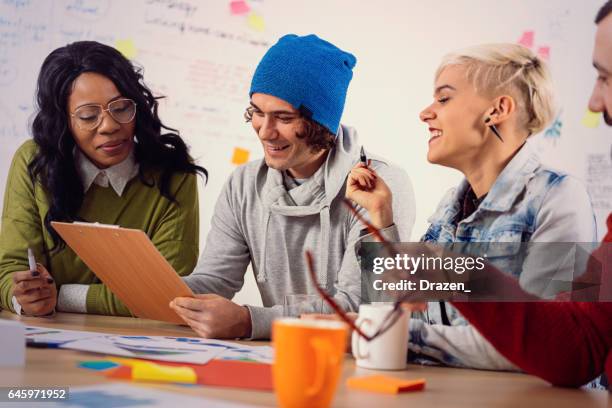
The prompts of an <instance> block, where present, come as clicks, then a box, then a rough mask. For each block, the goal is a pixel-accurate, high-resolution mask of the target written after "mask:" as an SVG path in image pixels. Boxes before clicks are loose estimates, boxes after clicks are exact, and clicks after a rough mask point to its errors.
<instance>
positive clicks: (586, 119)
mask: <svg viewBox="0 0 612 408" xmlns="http://www.w3.org/2000/svg"><path fill="white" fill-rule="evenodd" d="M600 117H601V113H599V112H591V111H590V110H589V109H587V110H586V112H585V113H584V116H583V117H582V121H581V123H582V124H583V125H584V126H586V127H588V128H596V127H597V126H599V120H600Z"/></svg>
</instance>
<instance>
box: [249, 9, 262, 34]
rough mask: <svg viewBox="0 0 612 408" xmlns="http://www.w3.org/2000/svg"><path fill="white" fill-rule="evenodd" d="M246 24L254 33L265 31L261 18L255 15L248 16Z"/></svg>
mask: <svg viewBox="0 0 612 408" xmlns="http://www.w3.org/2000/svg"><path fill="white" fill-rule="evenodd" d="M247 24H248V25H249V27H251V28H252V29H253V30H255V31H264V30H265V29H266V23H265V22H264V19H263V17H262V16H260V15H259V14H257V13H251V14H249V17H248V18H247Z"/></svg>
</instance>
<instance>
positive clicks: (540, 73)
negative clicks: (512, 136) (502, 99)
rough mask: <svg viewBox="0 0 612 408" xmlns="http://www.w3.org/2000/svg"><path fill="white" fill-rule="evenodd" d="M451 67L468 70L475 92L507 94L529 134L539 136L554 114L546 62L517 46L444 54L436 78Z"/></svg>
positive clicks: (467, 49)
mask: <svg viewBox="0 0 612 408" xmlns="http://www.w3.org/2000/svg"><path fill="white" fill-rule="evenodd" d="M450 65H463V66H465V67H466V68H467V78H468V80H469V81H471V82H472V84H473V85H474V88H475V89H476V92H478V93H479V94H484V95H488V96H495V95H499V94H502V93H508V94H509V95H511V96H512V97H514V99H515V102H516V104H517V113H518V116H517V124H519V125H522V126H524V128H525V129H527V131H528V134H529V135H532V134H534V133H539V132H541V131H542V130H544V129H545V128H546V126H547V125H548V124H549V123H550V122H551V121H552V119H553V117H554V114H555V104H554V97H553V86H552V80H551V76H550V71H549V69H548V67H547V65H546V63H545V62H544V61H543V60H542V59H541V58H540V57H538V56H537V55H535V54H534V53H533V52H531V50H529V49H528V48H525V47H523V46H522V45H518V44H509V43H504V44H484V45H478V46H475V47H470V48H466V49H463V50H460V51H457V52H453V53H450V54H447V55H446V56H445V57H444V58H443V59H442V63H441V64H440V66H439V67H438V70H437V71H436V78H437V77H438V76H439V75H440V73H441V72H442V70H444V68H446V67H448V66H450Z"/></svg>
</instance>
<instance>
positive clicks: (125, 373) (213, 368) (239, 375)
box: [107, 359, 273, 391]
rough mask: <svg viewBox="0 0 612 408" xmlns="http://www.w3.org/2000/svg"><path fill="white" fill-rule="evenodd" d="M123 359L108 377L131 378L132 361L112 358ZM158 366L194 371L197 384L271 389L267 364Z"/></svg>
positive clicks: (269, 370)
mask: <svg viewBox="0 0 612 408" xmlns="http://www.w3.org/2000/svg"><path fill="white" fill-rule="evenodd" d="M122 360H123V361H124V362H123V363H124V364H125V365H123V366H120V367H117V368H116V369H114V370H111V371H109V372H107V377H108V378H113V379H124V380H131V379H134V378H133V375H134V373H133V370H134V365H135V364H138V362H136V363H134V362H133V361H129V360H128V361H125V359H113V361H115V362H120V361H122ZM155 364H156V365H158V366H167V367H186V368H191V369H193V371H194V372H195V373H196V376H197V380H196V382H197V384H201V385H212V386H218V387H233V388H243V389H251V390H261V391H272V389H273V386H272V366H271V365H269V364H261V363H250V362H244V361H228V360H212V361H211V362H210V363H208V364H206V365H203V366H201V365H191V364H190V365H185V364H176V363H165V362H160V363H155Z"/></svg>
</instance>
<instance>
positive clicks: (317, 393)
mask: <svg viewBox="0 0 612 408" xmlns="http://www.w3.org/2000/svg"><path fill="white" fill-rule="evenodd" d="M347 336H348V329H347V326H346V325H345V324H344V323H342V322H338V321H330V320H301V319H297V318H284V319H278V320H275V321H274V323H273V325H272V342H273V345H274V365H273V367H272V374H273V377H274V392H275V393H276V399H277V400H278V404H279V405H280V406H281V407H283V408H317V407H321V408H323V407H328V406H329V405H330V404H331V401H332V398H333V396H334V392H335V390H336V385H337V384H338V379H339V378H340V374H341V372H342V362H343V360H344V353H345V350H346V341H347Z"/></svg>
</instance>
